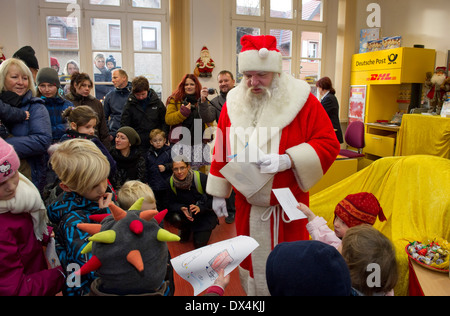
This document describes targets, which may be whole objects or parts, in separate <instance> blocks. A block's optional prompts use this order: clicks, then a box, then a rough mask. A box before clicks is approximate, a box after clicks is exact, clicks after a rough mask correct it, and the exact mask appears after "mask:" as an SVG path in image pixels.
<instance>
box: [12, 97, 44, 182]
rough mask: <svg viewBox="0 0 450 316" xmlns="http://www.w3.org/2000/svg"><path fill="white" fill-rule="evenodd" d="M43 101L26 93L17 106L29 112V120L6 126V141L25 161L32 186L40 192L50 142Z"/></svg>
mask: <svg viewBox="0 0 450 316" xmlns="http://www.w3.org/2000/svg"><path fill="white" fill-rule="evenodd" d="M43 103H44V101H43V100H42V99H40V98H36V97H33V95H32V92H31V91H28V92H27V93H26V94H25V96H24V97H23V99H22V103H21V105H20V106H19V107H20V108H21V109H22V110H24V111H28V112H30V119H29V120H27V121H23V122H20V123H17V124H13V125H8V129H9V131H10V133H11V135H14V137H9V138H7V139H6V141H7V142H8V143H9V144H11V145H12V146H13V147H14V149H15V151H16V153H17V155H18V156H19V158H20V159H26V161H27V162H28V164H29V165H30V167H31V177H32V179H31V180H32V182H33V183H34V185H35V186H36V187H37V188H38V189H39V190H40V191H42V189H43V188H44V186H45V172H46V164H45V154H46V153H47V149H48V147H49V146H50V145H51V142H52V127H51V123H50V116H49V114H48V111H47V109H46V108H45V105H44V104H43Z"/></svg>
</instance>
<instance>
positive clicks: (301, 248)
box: [266, 240, 351, 296]
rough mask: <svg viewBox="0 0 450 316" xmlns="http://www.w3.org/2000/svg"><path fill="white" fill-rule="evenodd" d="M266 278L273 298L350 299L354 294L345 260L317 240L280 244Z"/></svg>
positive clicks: (270, 263) (272, 256)
mask: <svg viewBox="0 0 450 316" xmlns="http://www.w3.org/2000/svg"><path fill="white" fill-rule="evenodd" d="M266 279H267V286H268V288H269V292H270V294H271V295H272V296H349V295H350V291H351V279H350V272H349V270H348V267H347V264H346V262H345V260H344V258H343V257H342V256H341V254H340V253H339V252H338V251H337V250H336V248H334V247H332V246H330V245H327V244H325V243H323V242H320V241H316V240H302V241H295V242H285V243H281V244H279V245H277V246H276V247H275V248H274V250H273V251H272V252H271V253H270V255H269V257H268V259H267V264H266Z"/></svg>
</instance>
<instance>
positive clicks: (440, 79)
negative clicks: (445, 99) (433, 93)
mask: <svg viewBox="0 0 450 316" xmlns="http://www.w3.org/2000/svg"><path fill="white" fill-rule="evenodd" d="M445 79H447V78H446V76H445V74H434V75H433V77H431V83H432V84H434V85H436V84H437V85H439V86H440V85H442V84H443V83H444V81H445Z"/></svg>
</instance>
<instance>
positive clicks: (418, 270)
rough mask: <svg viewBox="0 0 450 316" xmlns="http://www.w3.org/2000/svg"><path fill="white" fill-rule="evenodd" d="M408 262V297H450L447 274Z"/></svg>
mask: <svg viewBox="0 0 450 316" xmlns="http://www.w3.org/2000/svg"><path fill="white" fill-rule="evenodd" d="M408 261H409V295H410V296H450V278H449V275H448V273H441V272H436V271H432V270H429V269H427V268H424V267H421V266H420V265H419V264H417V263H415V262H414V261H412V260H410V259H409V258H408Z"/></svg>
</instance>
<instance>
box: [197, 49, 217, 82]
mask: <svg viewBox="0 0 450 316" xmlns="http://www.w3.org/2000/svg"><path fill="white" fill-rule="evenodd" d="M196 66H197V69H198V71H199V76H200V77H211V76H212V72H213V70H214V68H215V64H214V60H212V58H211V55H210V54H209V50H208V48H207V47H206V46H204V47H203V48H202V51H201V53H200V58H199V59H198V60H197V62H196Z"/></svg>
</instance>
